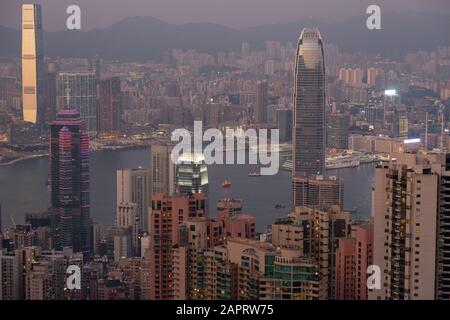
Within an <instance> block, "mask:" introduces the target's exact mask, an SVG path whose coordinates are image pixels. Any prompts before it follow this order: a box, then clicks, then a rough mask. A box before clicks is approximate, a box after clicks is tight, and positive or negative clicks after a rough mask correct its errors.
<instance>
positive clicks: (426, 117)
mask: <svg viewBox="0 0 450 320" xmlns="http://www.w3.org/2000/svg"><path fill="white" fill-rule="evenodd" d="M425 150H428V112H427V113H425Z"/></svg>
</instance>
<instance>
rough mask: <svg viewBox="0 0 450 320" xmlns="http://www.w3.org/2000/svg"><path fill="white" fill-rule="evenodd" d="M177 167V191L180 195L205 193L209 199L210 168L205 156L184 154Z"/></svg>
mask: <svg viewBox="0 0 450 320" xmlns="http://www.w3.org/2000/svg"><path fill="white" fill-rule="evenodd" d="M179 162H180V163H179V164H177V165H176V189H177V191H178V192H179V193H180V194H184V195H190V194H195V193H204V194H205V195H206V196H207V197H208V193H209V190H208V189H209V183H208V168H207V167H206V164H205V158H204V156H203V154H196V153H192V154H182V155H181V156H180V159H179Z"/></svg>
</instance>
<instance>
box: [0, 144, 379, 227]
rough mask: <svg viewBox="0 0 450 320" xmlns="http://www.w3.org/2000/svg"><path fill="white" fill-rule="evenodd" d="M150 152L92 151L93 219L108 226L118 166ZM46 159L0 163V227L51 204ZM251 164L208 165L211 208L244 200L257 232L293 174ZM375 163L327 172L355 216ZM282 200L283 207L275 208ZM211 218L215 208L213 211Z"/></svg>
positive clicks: (138, 163)
mask: <svg viewBox="0 0 450 320" xmlns="http://www.w3.org/2000/svg"><path fill="white" fill-rule="evenodd" d="M148 165H149V150H148V149H138V150H114V151H113V150H108V151H100V152H94V153H92V154H91V168H92V170H91V187H90V188H91V212H92V218H93V220H94V221H95V222H98V223H100V224H102V225H105V226H112V225H113V224H114V219H115V210H116V176H115V173H116V170H117V169H120V168H136V167H144V168H146V167H148ZM48 167H49V163H48V158H47V157H41V158H34V159H27V160H23V161H19V162H16V163H14V164H11V165H7V166H0V180H1V181H2V183H1V184H0V203H1V204H2V212H3V214H2V218H3V225H4V226H8V225H11V223H12V220H11V217H12V218H13V219H14V221H15V222H16V223H23V221H24V218H25V213H26V212H39V211H45V210H47V209H48V206H49V196H50V195H49V190H48V187H47V186H46V182H47V178H48ZM256 167H257V166H255V165H218V164H214V165H210V166H208V178H209V185H210V198H209V207H210V208H214V207H215V206H216V204H217V201H218V200H219V199H221V198H224V197H233V198H239V199H244V202H243V211H244V212H246V213H248V214H252V215H254V216H255V217H257V230H258V231H263V230H264V228H265V227H266V226H267V225H269V224H271V223H273V222H274V221H275V220H276V219H277V218H281V217H285V216H286V214H287V213H288V212H289V210H290V203H291V196H292V195H291V173H290V172H287V171H279V172H278V173H277V174H276V175H274V176H259V177H249V176H248V173H249V172H252V171H255V168H256ZM374 167H375V165H374V164H363V165H361V166H359V167H356V168H343V169H335V170H327V174H328V175H335V176H337V177H339V178H342V179H343V182H344V207H345V208H348V209H357V210H356V213H355V215H354V218H355V219H359V218H361V219H365V218H368V217H369V216H370V200H371V188H372V180H373V170H374ZM224 179H229V180H231V182H232V185H231V188H230V189H229V190H223V189H222V188H221V186H222V182H223V180H224ZM276 204H280V205H281V206H283V207H284V206H285V207H284V208H279V209H276V208H275V205H276ZM210 215H211V216H214V215H215V211H214V210H211V214H210Z"/></svg>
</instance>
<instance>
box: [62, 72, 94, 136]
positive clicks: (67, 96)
mask: <svg viewBox="0 0 450 320" xmlns="http://www.w3.org/2000/svg"><path fill="white" fill-rule="evenodd" d="M56 92H57V104H58V110H61V109H68V108H71V109H76V110H78V112H79V113H80V117H81V118H82V119H85V120H86V130H87V132H88V134H89V136H95V135H96V134H97V78H96V75H95V72H93V71H86V72H60V73H59V74H58V78H57V88H56Z"/></svg>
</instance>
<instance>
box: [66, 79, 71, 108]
mask: <svg viewBox="0 0 450 320" xmlns="http://www.w3.org/2000/svg"><path fill="white" fill-rule="evenodd" d="M68 82H69V81H67V82H66V84H68ZM65 91H66V109H70V87H69V86H66V89H65Z"/></svg>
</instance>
